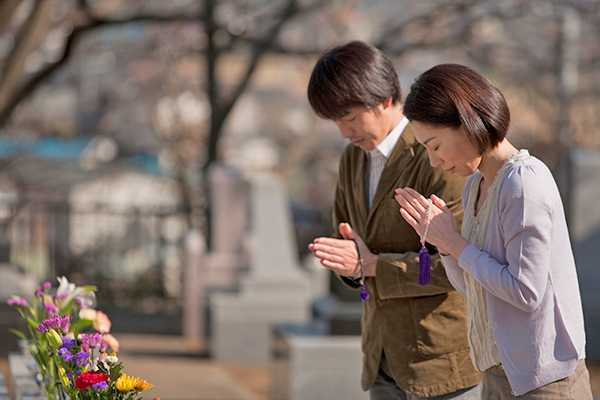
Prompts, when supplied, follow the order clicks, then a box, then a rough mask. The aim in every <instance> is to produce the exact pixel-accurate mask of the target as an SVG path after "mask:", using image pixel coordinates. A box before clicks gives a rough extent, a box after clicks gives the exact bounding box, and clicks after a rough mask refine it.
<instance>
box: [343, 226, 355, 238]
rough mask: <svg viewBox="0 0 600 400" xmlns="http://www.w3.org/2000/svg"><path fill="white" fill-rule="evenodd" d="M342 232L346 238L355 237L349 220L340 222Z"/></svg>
mask: <svg viewBox="0 0 600 400" xmlns="http://www.w3.org/2000/svg"><path fill="white" fill-rule="evenodd" d="M340 234H341V235H342V237H343V238H344V239H354V238H355V235H354V229H352V227H351V226H350V224H349V223H347V222H342V223H341V224H340Z"/></svg>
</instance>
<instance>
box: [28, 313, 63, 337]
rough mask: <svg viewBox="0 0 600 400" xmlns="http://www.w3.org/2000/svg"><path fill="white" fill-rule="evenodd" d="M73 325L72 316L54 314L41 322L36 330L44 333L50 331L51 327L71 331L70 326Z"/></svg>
mask: <svg viewBox="0 0 600 400" xmlns="http://www.w3.org/2000/svg"><path fill="white" fill-rule="evenodd" d="M70 326H71V317H70V316H68V315H64V316H62V317H61V316H58V315H53V316H51V317H50V318H48V319H45V320H44V321H42V322H40V323H39V325H38V326H37V328H35V330H36V331H38V332H41V333H44V332H47V331H49V330H50V329H54V330H61V331H62V332H63V333H67V332H69V327H70Z"/></svg>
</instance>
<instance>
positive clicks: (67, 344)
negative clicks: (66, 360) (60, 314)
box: [60, 337, 75, 349]
mask: <svg viewBox="0 0 600 400" xmlns="http://www.w3.org/2000/svg"><path fill="white" fill-rule="evenodd" d="M61 340H62V346H60V348H61V349H68V348H69V347H72V346H75V339H69V338H67V337H63V338H62V339H61Z"/></svg>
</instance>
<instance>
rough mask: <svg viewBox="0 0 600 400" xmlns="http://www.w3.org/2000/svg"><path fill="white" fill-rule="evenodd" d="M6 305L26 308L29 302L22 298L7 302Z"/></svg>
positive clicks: (14, 298)
mask: <svg viewBox="0 0 600 400" xmlns="http://www.w3.org/2000/svg"><path fill="white" fill-rule="evenodd" d="M6 304H8V305H9V306H17V307H25V306H26V305H27V300H25V299H22V298H20V297H13V298H12V299H8V300H6Z"/></svg>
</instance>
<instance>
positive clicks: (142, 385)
mask: <svg viewBox="0 0 600 400" xmlns="http://www.w3.org/2000/svg"><path fill="white" fill-rule="evenodd" d="M153 387H154V384H152V383H151V382H146V381H145V380H143V379H140V378H137V383H136V384H135V388H136V389H139V390H146V389H150V388H153Z"/></svg>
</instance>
